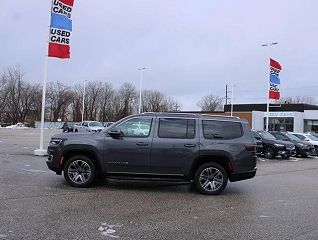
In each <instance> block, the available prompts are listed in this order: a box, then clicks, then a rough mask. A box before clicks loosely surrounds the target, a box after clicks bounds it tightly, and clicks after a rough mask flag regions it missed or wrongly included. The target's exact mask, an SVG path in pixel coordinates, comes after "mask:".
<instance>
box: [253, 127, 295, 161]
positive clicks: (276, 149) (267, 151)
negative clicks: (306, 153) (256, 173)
mask: <svg viewBox="0 0 318 240" xmlns="http://www.w3.org/2000/svg"><path fill="white" fill-rule="evenodd" d="M253 136H254V138H255V139H257V140H260V141H261V142H262V145H263V151H262V153H263V154H264V156H265V157H266V158H269V159H271V158H275V157H276V156H278V155H280V156H281V157H283V158H289V157H290V156H292V155H294V154H295V153H296V151H295V145H294V144H293V143H290V142H285V141H279V140H277V139H276V138H275V137H274V136H273V135H272V134H270V133H269V132H266V131H255V130H253Z"/></svg>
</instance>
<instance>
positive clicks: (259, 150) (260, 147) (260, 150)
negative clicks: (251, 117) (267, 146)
mask: <svg viewBox="0 0 318 240" xmlns="http://www.w3.org/2000/svg"><path fill="white" fill-rule="evenodd" d="M252 135H253V137H254V140H255V142H256V154H257V155H261V154H263V142H262V138H261V137H260V136H259V135H258V134H257V133H256V131H255V130H252Z"/></svg>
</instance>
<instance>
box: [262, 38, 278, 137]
mask: <svg viewBox="0 0 318 240" xmlns="http://www.w3.org/2000/svg"><path fill="white" fill-rule="evenodd" d="M277 44H278V43H277V42H271V43H265V44H262V47H269V64H268V66H269V72H270V68H271V67H270V59H271V47H272V46H273V45H277ZM269 87H270V85H269V79H267V93H266V95H267V97H266V99H267V104H266V129H265V130H266V131H268V125H269V123H268V121H269V95H268V91H269Z"/></svg>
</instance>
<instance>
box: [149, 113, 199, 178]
mask: <svg viewBox="0 0 318 240" xmlns="http://www.w3.org/2000/svg"><path fill="white" fill-rule="evenodd" d="M156 121H157V123H156V128H155V133H154V138H153V145H152V150H151V159H150V170H151V173H157V174H169V175H170V174H172V175H183V174H184V173H185V169H188V168H189V165H191V163H192V161H193V159H194V158H195V157H196V156H198V155H199V141H198V137H197V136H198V133H197V129H198V126H197V125H198V120H197V119H196V118H176V117H158V118H157V120H156Z"/></svg>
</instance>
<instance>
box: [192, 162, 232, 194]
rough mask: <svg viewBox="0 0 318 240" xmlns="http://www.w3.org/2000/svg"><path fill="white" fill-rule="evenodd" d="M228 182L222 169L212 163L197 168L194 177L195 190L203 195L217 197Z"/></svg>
mask: <svg viewBox="0 0 318 240" xmlns="http://www.w3.org/2000/svg"><path fill="white" fill-rule="evenodd" d="M227 181H228V176H227V174H226V172H225V170H224V168H223V167H222V166H221V165H220V164H218V163H214V162H209V163H205V164H202V165H201V166H199V168H198V169H197V171H196V172H195V175H194V185H195V188H196V189H197V190H198V191H199V192H200V193H203V194H207V195H217V194H219V193H221V192H222V191H223V190H224V189H225V187H226V185H227Z"/></svg>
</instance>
